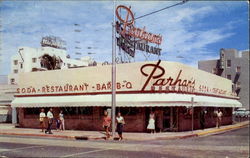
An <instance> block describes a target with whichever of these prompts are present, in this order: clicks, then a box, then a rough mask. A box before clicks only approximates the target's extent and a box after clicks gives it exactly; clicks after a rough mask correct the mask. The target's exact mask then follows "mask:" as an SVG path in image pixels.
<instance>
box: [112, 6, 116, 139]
mask: <svg viewBox="0 0 250 158" xmlns="http://www.w3.org/2000/svg"><path fill="white" fill-rule="evenodd" d="M115 9H116V5H115V1H114V2H113V22H112V108H111V111H112V115H111V117H112V137H113V138H114V136H115V108H116V61H115V59H116V37H115V33H116V32H115Z"/></svg>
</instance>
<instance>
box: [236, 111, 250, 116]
mask: <svg viewBox="0 0 250 158" xmlns="http://www.w3.org/2000/svg"><path fill="white" fill-rule="evenodd" d="M233 115H234V116H236V117H250V112H249V110H235V111H234V112H233Z"/></svg>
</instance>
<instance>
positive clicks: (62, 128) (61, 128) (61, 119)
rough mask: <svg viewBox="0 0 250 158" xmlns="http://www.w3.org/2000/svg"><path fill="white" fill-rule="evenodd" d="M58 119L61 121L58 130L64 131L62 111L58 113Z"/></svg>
mask: <svg viewBox="0 0 250 158" xmlns="http://www.w3.org/2000/svg"><path fill="white" fill-rule="evenodd" d="M59 119H60V121H61V124H60V130H62V131H64V130H65V123H64V115H63V111H62V110H61V111H60V114H59Z"/></svg>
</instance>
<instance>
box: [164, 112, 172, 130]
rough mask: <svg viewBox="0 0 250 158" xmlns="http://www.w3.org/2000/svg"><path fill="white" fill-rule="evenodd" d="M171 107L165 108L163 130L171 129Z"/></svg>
mask: <svg viewBox="0 0 250 158" xmlns="http://www.w3.org/2000/svg"><path fill="white" fill-rule="evenodd" d="M170 113H171V112H170V107H164V108H163V131H170V122H171V121H170Z"/></svg>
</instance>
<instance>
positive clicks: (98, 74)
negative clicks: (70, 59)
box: [11, 61, 241, 132]
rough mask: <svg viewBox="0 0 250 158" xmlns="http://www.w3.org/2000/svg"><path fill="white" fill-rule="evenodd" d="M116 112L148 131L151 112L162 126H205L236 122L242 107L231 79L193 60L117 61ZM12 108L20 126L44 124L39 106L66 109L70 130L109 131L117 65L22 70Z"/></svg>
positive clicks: (181, 128) (133, 127) (134, 128)
mask: <svg viewBox="0 0 250 158" xmlns="http://www.w3.org/2000/svg"><path fill="white" fill-rule="evenodd" d="M116 76H117V83H116V88H117V95H116V111H120V112H121V113H122V115H123V116H124V118H125V121H126V125H125V127H124V131H130V132H145V131H146V130H147V129H146V127H147V124H148V120H149V113H150V111H154V112H155V115H156V130H157V131H187V130H192V127H193V129H200V128H201V125H200V119H201V118H200V113H201V111H206V114H205V128H208V127H214V126H215V125H216V116H215V111H216V110H217V109H218V108H220V109H221V110H222V111H223V114H224V115H223V119H222V124H223V125H227V124H231V123H232V108H234V107H241V103H240V102H239V101H238V99H239V98H238V97H237V96H236V95H235V94H234V93H232V88H231V85H232V82H231V81H230V80H228V79H225V78H222V77H219V76H216V75H214V74H210V73H208V72H205V71H201V70H198V69H196V68H193V67H189V66H187V65H183V64H181V63H176V62H167V61H151V62H136V63H127V64H117V75H116ZM11 106H12V108H14V109H16V110H17V111H18V118H19V125H20V127H29V128H30V127H32V128H38V127H39V120H38V117H39V110H40V109H41V108H45V111H48V109H49V108H50V107H52V108H53V109H54V116H55V117H57V116H58V114H59V111H60V110H63V111H64V114H65V124H66V129H71V130H72V129H73V130H103V129H102V117H103V112H104V110H110V108H111V66H110V65H105V66H94V67H84V68H75V69H65V70H54V71H40V72H39V71H37V72H27V73H20V74H19V87H18V88H17V94H16V95H15V99H14V101H13V102H12V103H11Z"/></svg>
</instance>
